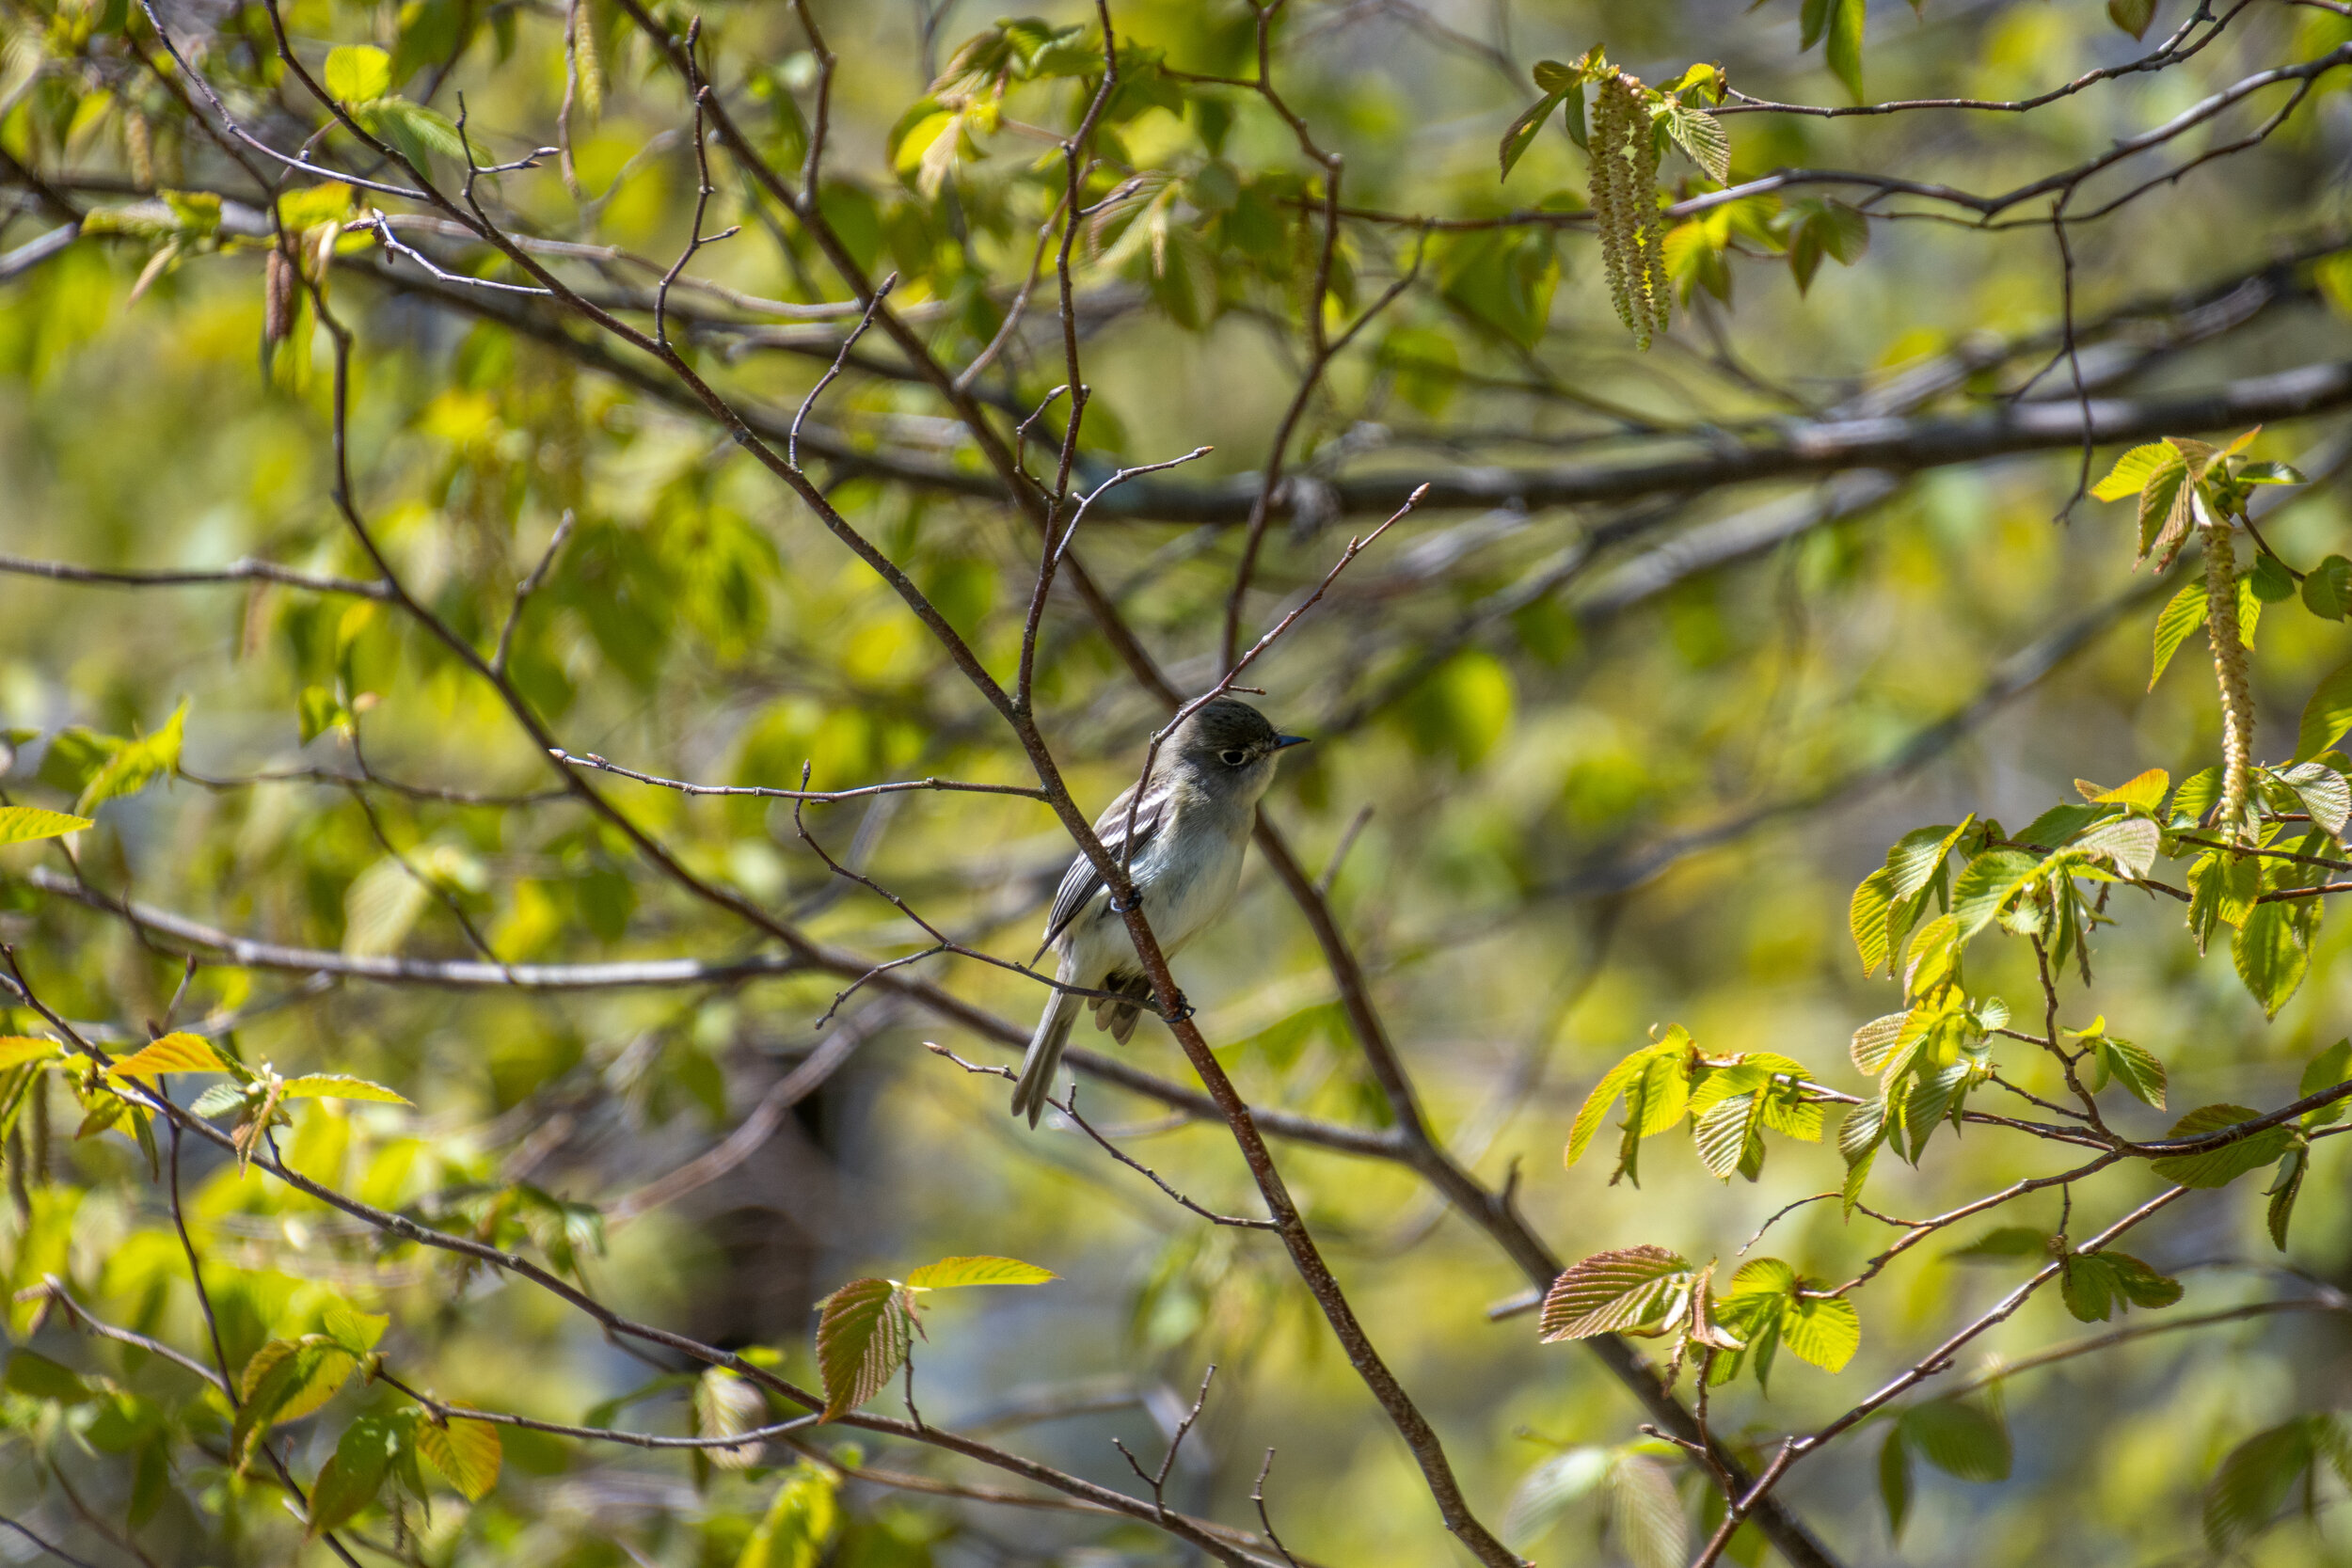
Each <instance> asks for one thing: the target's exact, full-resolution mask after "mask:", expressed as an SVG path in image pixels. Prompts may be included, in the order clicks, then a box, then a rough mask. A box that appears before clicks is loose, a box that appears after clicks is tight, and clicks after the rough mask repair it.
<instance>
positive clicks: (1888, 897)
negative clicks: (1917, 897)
mask: <svg viewBox="0 0 2352 1568" xmlns="http://www.w3.org/2000/svg"><path fill="white" fill-rule="evenodd" d="M1894 881H1895V879H1894V878H1893V877H1892V876H1890V875H1889V874H1888V873H1887V870H1886V868H1885V867H1884V866H1881V867H1879V868H1878V869H1877V870H1876V871H1873V872H1871V873H1870V874H1869V875H1868V876H1867V877H1865V878H1863V879H1862V880H1861V882H1860V883H1859V884H1858V885H1857V886H1856V887H1855V888H1854V890H1853V898H1852V900H1851V903H1850V904H1849V905H1848V906H1847V910H1846V924H1847V927H1848V929H1850V930H1851V932H1852V933H1853V944H1854V950H1855V951H1856V952H1857V953H1859V954H1861V956H1862V974H1863V977H1864V978H1866V979H1867V978H1868V977H1869V976H1870V975H1872V974H1877V973H1878V970H1879V966H1880V965H1881V964H1890V965H1891V964H1892V962H1893V955H1892V954H1891V953H1889V952H1888V950H1887V936H1886V917H1887V913H1888V911H1890V910H1892V909H1893V908H1894V899H1895V895H1894Z"/></svg>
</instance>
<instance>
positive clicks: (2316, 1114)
mask: <svg viewBox="0 0 2352 1568" xmlns="http://www.w3.org/2000/svg"><path fill="white" fill-rule="evenodd" d="M2346 1078H2352V1039H2342V1040H2338V1041H2336V1043H2335V1044H2333V1045H2331V1046H2329V1047H2328V1049H2327V1050H2325V1051H2323V1052H2321V1053H2319V1054H2318V1055H2316V1056H2313V1057H2312V1059H2311V1061H2310V1062H2309V1063H2308V1064H2307V1065H2306V1066H2305V1067H2304V1069H2303V1078H2302V1081H2301V1082H2300V1083H2299V1084H2297V1085H2296V1088H2295V1098H2296V1099H2297V1100H2307V1099H2309V1098H2310V1097H2311V1096H2312V1095H2315V1094H2318V1093H2320V1092H2322V1091H2323V1090H2327V1089H2332V1088H2334V1087H2335V1086H2336V1085H2338V1084H2341V1083H2343V1082H2344V1080H2345V1079H2346ZM2347 1110H2352V1101H2346V1100H2339V1101H2335V1102H2334V1103H2332V1104H2328V1105H2322V1106H2321V1107H2319V1109H2317V1110H2316V1111H2306V1112H2304V1113H2303V1125H2304V1126H2305V1127H2307V1128H2309V1127H2328V1126H2331V1125H2333V1124H2334V1123H2336V1122H2339V1121H2342V1120H2343V1119H2344V1115H2345V1113H2346V1112H2347Z"/></svg>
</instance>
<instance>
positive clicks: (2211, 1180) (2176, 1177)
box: [2150, 1104, 2295, 1187]
mask: <svg viewBox="0 0 2352 1568" xmlns="http://www.w3.org/2000/svg"><path fill="white" fill-rule="evenodd" d="M2260 1115H2261V1113H2260V1112H2258V1111H2252V1110H2249V1109H2248V1108H2247V1107H2245V1106H2243V1105H2227V1104H2219V1105H2200V1106H2199V1107H2197V1109H2195V1110H2194V1111H2191V1112H2189V1113H2188V1115H2186V1116H2185V1117H2182V1118H2181V1119H2180V1120H2178V1121H2176V1122H2174V1123H2173V1124H2172V1130H2171V1131H2170V1132H2168V1133H2166V1134H2165V1136H2166V1137H2168V1138H2195V1137H2202V1136H2204V1135H2206V1134H2208V1133H2213V1132H2220V1131H2221V1130H2222V1129H2223V1128H2225V1127H2234V1126H2236V1125H2237V1124H2238V1123H2240V1122H2243V1121H2252V1120H2253V1119H2254V1118H2255V1117H2258V1116H2260ZM2294 1136H2295V1135H2294V1134H2293V1133H2292V1132H2288V1131H2287V1130H2286V1129H2285V1128H2283V1127H2268V1128H2265V1129H2264V1130H2263V1131H2262V1132H2256V1133H2254V1134H2252V1135H2251V1136H2249V1137H2244V1138H2240V1139H2238V1140H2237V1141H2236V1142H2235V1143H2228V1144H2223V1145H2222V1146H2221V1147H2220V1148H2209V1149H2206V1150H2204V1151H2203V1152H2202V1153H2198V1154H2175V1155H2170V1156H2169V1157H2167V1158H2165V1159H2162V1160H2158V1161H2156V1162H2154V1164H2153V1165H2152V1166H2151V1167H2150V1168H2151V1169H2153V1171H2154V1172H2155V1173H2156V1174H2157V1175H2158V1176H2160V1177H2162V1178H2164V1180H2167V1181H2171V1182H2176V1183H2178V1184H2179V1185H2181V1186H2184V1187H2226V1186H2228V1185H2229V1184H2230V1183H2231V1182H2233V1181H2234V1180H2237V1179H2238V1178H2239V1177H2241V1176H2244V1175H2245V1174H2246V1173H2247V1172H2248V1171H2249V1170H2256V1169H2259V1168H2260V1167H2262V1166H2264V1165H2266V1164H2270V1163H2271V1162H2272V1161H2274V1160H2276V1159H2278V1158H2279V1156H2280V1155H2281V1154H2284V1153H2285V1152H2286V1151H2287V1146H2288V1145H2289V1144H2290V1143H2292V1142H2293V1141H2294Z"/></svg>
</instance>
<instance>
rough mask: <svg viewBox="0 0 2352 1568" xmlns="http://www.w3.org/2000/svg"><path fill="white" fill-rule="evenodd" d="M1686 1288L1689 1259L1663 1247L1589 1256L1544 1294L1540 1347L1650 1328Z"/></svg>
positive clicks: (1628, 1249) (1629, 1249)
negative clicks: (1634, 1329)
mask: <svg viewBox="0 0 2352 1568" xmlns="http://www.w3.org/2000/svg"><path fill="white" fill-rule="evenodd" d="M1690 1284H1691V1263H1690V1259H1686V1258H1684V1257H1683V1256H1682V1255H1681V1254H1680V1253H1678V1252H1668V1251H1667V1250H1666V1249H1665V1248H1664V1247H1661V1246H1646V1245H1645V1246H1630V1247H1619V1248H1617V1249H1615V1250H1614V1251H1611V1252H1597V1253H1595V1254H1594V1255H1593V1256H1592V1257H1590V1258H1587V1259H1583V1260H1582V1261H1581V1262H1578V1263H1573V1264H1571V1265H1569V1267H1568V1268H1567V1269H1566V1270H1565V1272H1564V1273H1562V1275H1560V1277H1559V1278H1558V1279H1555V1280H1553V1281H1552V1283H1551V1289H1550V1290H1549V1291H1547V1292H1546V1293H1545V1296H1544V1315H1543V1324H1542V1332H1543V1342H1544V1343H1545V1344H1551V1343H1553V1342H1554V1341H1556V1340H1560V1339H1589V1338H1592V1337H1593V1336H1594V1335H1596V1334H1613V1333H1619V1332H1622V1331H1624V1330H1626V1329H1631V1328H1639V1327H1642V1326H1644V1325H1645V1324H1648V1323H1655V1322H1657V1321H1659V1320H1660V1319H1662V1318H1663V1317H1665V1315H1666V1312H1667V1309H1668V1307H1669V1306H1670V1305H1671V1304H1672V1303H1673V1301H1674V1300H1675V1298H1676V1297H1677V1295H1678V1294H1679V1293H1680V1292H1682V1291H1687V1290H1688V1289H1689V1288H1690Z"/></svg>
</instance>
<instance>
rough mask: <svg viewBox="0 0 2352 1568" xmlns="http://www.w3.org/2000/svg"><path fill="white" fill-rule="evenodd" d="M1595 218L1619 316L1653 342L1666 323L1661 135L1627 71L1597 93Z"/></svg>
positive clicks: (1640, 342) (1641, 343)
mask: <svg viewBox="0 0 2352 1568" xmlns="http://www.w3.org/2000/svg"><path fill="white" fill-rule="evenodd" d="M1589 140H1590V144H1591V153H1592V166H1593V216H1594V219H1595V220H1596V222H1597V225H1598V227H1599V230H1600V259H1601V268H1602V271H1603V272H1604V273H1605V274H1606V275H1607V277H1608V280H1609V300H1610V303H1611V304H1613V305H1614V306H1615V307H1616V308H1617V319H1618V320H1619V321H1622V322H1624V323H1625V325H1626V330H1627V331H1629V332H1630V333H1632V334H1633V341H1634V342H1635V344H1636V345H1637V346H1638V347H1641V348H1645V349H1646V348H1648V347H1649V342H1650V337H1651V335H1652V334H1653V333H1657V332H1663V331H1665V329H1666V313H1667V308H1668V293H1667V291H1668V287H1669V285H1668V282H1667V278H1666V256H1665V228H1664V225H1663V224H1661V222H1660V220H1659V216H1658V200H1657V194H1656V193H1657V190H1658V138H1657V137H1656V135H1653V134H1652V131H1651V126H1650V112H1649V105H1648V103H1647V102H1646V101H1645V100H1644V98H1643V97H1642V91H1641V85H1640V84H1639V83H1638V82H1635V81H1634V80H1633V79H1632V78H1631V77H1629V76H1627V75H1626V74H1625V73H1624V72H1623V71H1618V72H1616V73H1614V74H1613V75H1611V76H1608V77H1605V78H1604V79H1603V80H1602V81H1601V82H1600V84H1599V86H1598V89H1597V91H1596V92H1595V94H1594V97H1593V125H1592V134H1591V136H1590V138H1589Z"/></svg>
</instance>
